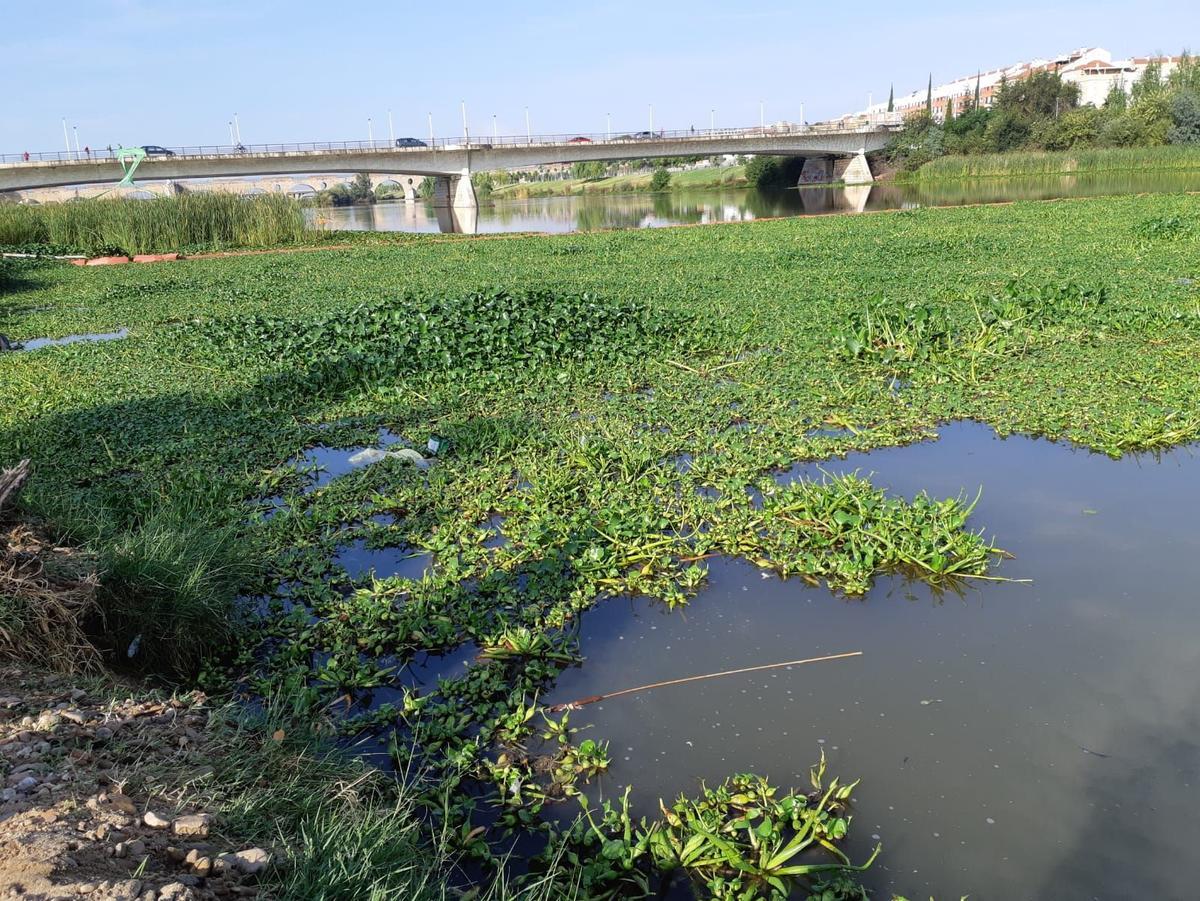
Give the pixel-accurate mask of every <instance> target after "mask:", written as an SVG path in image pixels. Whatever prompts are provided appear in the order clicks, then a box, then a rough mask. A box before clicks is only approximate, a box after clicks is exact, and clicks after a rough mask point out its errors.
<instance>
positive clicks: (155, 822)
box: [142, 810, 171, 829]
mask: <svg viewBox="0 0 1200 901" xmlns="http://www.w3.org/2000/svg"><path fill="white" fill-rule="evenodd" d="M142 822H143V823H145V824H146V825H147V826H149V827H150V828H151V829H166V828H167V827H168V826H170V825H171V821H170V820H168V819H167V818H166V817H161V816H159V815H158V814H157V813H155V812H154V811H153V810H147V811H146V815H145V816H144V817H142Z"/></svg>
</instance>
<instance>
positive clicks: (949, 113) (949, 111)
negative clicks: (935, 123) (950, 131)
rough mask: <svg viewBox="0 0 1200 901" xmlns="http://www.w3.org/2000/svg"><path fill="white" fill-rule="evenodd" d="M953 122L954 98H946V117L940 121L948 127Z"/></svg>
mask: <svg viewBox="0 0 1200 901" xmlns="http://www.w3.org/2000/svg"><path fill="white" fill-rule="evenodd" d="M953 121H954V98H953V97H947V98H946V116H945V118H944V119H942V124H943V125H949V124H950V123H951V122H953Z"/></svg>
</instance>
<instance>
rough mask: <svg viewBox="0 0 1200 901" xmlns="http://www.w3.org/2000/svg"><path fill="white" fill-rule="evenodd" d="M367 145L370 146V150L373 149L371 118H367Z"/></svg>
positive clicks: (373, 138)
mask: <svg viewBox="0 0 1200 901" xmlns="http://www.w3.org/2000/svg"><path fill="white" fill-rule="evenodd" d="M367 143H368V144H370V145H371V149H372V150H374V149H375V127H374V125H372V123H371V117H370V116H367Z"/></svg>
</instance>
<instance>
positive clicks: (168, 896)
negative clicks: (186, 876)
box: [158, 882, 196, 901]
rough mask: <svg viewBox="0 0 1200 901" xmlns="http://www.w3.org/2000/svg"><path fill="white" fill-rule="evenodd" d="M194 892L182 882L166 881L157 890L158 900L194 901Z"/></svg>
mask: <svg viewBox="0 0 1200 901" xmlns="http://www.w3.org/2000/svg"><path fill="white" fill-rule="evenodd" d="M195 897H196V893H195V892H193V891H192V890H191V889H190V888H188V887H187V886H186V885H184V884H183V883H182V882H168V883H167V884H166V885H164V886H163V887H162V888H161V889H159V892H158V901H194V899H195Z"/></svg>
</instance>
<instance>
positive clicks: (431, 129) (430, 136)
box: [429, 113, 433, 147]
mask: <svg viewBox="0 0 1200 901" xmlns="http://www.w3.org/2000/svg"><path fill="white" fill-rule="evenodd" d="M429 145H430V146H431V147H432V146H433V113H430V114H429Z"/></svg>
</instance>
